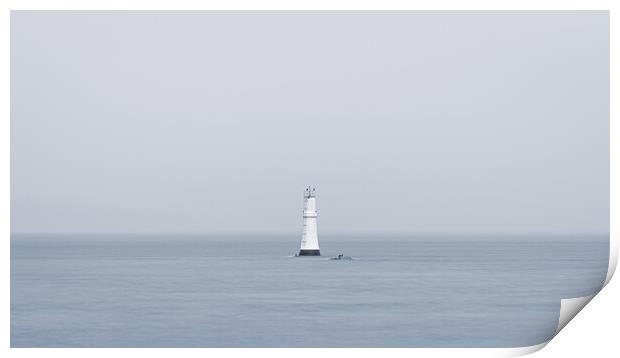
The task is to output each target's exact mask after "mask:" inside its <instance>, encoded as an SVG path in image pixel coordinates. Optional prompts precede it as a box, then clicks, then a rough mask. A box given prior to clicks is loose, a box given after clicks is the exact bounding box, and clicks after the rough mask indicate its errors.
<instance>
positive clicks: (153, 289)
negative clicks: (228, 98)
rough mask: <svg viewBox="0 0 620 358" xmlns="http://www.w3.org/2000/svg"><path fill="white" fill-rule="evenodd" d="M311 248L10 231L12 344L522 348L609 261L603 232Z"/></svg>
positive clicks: (285, 242) (374, 240)
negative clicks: (315, 252)
mask: <svg viewBox="0 0 620 358" xmlns="http://www.w3.org/2000/svg"><path fill="white" fill-rule="evenodd" d="M320 240H321V251H322V254H323V256H322V257H293V255H294V254H295V252H296V249H297V248H298V245H299V237H298V235H289V236H286V235H281V234H278V235H265V234H260V235H214V234H212V235H206V234H205V235H198V234H196V235H174V234H157V235H147V234H143V235H135V234H134V235H103V234H100V235H76V234H72V235H24V234H22V235H17V234H13V235H12V238H11V346H12V347H518V346H528V345H533V344H537V343H541V342H543V341H545V340H547V339H549V338H551V337H552V336H553V334H554V332H555V329H556V326H557V321H558V317H559V310H560V299H562V298H570V297H578V296H584V295H588V294H592V293H594V292H596V291H598V290H599V289H600V288H601V285H602V282H603V281H604V279H605V275H606V272H607V263H608V256H609V237H608V236H603V237H577V238H575V237H570V238H568V237H567V238H562V237H545V236H540V237H536V236H525V237H500V236H498V237H484V238H477V237H456V236H455V237H445V236H420V235H414V236H407V235H394V236H389V235H374V236H373V235H366V236H363V237H362V236H360V237H356V236H354V235H336V234H333V235H322V236H321V237H320ZM339 253H343V254H345V255H347V256H351V257H353V260H350V261H334V260H330V259H329V257H330V256H335V255H337V254H339Z"/></svg>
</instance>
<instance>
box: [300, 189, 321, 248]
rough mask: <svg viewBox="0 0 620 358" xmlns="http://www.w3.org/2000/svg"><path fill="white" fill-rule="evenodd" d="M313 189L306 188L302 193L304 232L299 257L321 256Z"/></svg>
mask: <svg viewBox="0 0 620 358" xmlns="http://www.w3.org/2000/svg"><path fill="white" fill-rule="evenodd" d="M314 193H315V189H314V188H311V187H307V188H306V190H305V191H304V231H303V234H302V236H301V247H300V249H299V256H321V251H320V250H319V236H318V233H317V229H316V196H315V194H314Z"/></svg>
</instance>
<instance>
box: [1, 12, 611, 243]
mask: <svg viewBox="0 0 620 358" xmlns="http://www.w3.org/2000/svg"><path fill="white" fill-rule="evenodd" d="M11 138H12V143H11V229H12V231H13V232H47V231H50V232H84V231H87V232H100V231H101V232H133V231H191V232H202V231H252V230H259V231H291V232H292V231H299V230H301V228H300V225H301V210H302V192H303V189H304V187H305V186H307V185H309V184H312V185H315V186H316V187H317V193H318V197H317V198H318V207H319V232H322V231H324V232H328V231H357V232H359V231H372V232H381V231H390V232H394V231H401V232H451V233H456V232H458V233H476V232H607V231H608V226H609V214H608V212H609V17H608V13H607V12H564V13H558V12H555V13H553V12H546V13H540V12H539V13H534V12H530V13H527V12H512V13H505V12H504V13H499V12H484V13H479V12H461V13H459V12H444V13H438V12H401V13H390V12H383V13H373V12H370V13H369V12H366V13H333V12H332V13H320V12H312V13H299V12H297V13H295V12H278V13H273V12H260V13H251V12H244V13H226V12H219V13H218V12H212V13H209V12H173V13H170V12H150V13H149V12H146V13H119V12H116V13H115V12H98V13H96V12H69V13H68V12H13V13H12V15H11Z"/></svg>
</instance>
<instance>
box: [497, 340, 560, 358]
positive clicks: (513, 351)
mask: <svg viewBox="0 0 620 358" xmlns="http://www.w3.org/2000/svg"><path fill="white" fill-rule="evenodd" d="M549 342H551V340H548V341H544V342H542V343H538V344H535V345H533V346H527V347H518V348H507V349H506V350H505V351H503V352H502V354H501V356H503V357H520V356H525V355H528V354H532V353H535V352H538V351H539V350H541V349H543V348H544V347H545V346H546V345H547V343H549Z"/></svg>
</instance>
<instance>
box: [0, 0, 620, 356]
mask: <svg viewBox="0 0 620 358" xmlns="http://www.w3.org/2000/svg"><path fill="white" fill-rule="evenodd" d="M614 4H615V2H614V1H544V0H539V1H530V0H524V1H503V2H499V1H468V2H466V3H465V2H464V1H403V0H384V1H369V0H359V1H353V0H351V1H346V0H331V1H327V0H315V1H307V0H306V1H295V2H292V1H282V0H280V1H278V0H265V1H260V3H259V2H258V1H250V0H236V1H222V0H220V1H189V0H179V1H174V2H173V1H161V0H153V1H135V0H126V1H119V0H109V1H99V0H98V1H90V2H88V4H85V2H84V1H75V0H74V1H68V0H67V1H56V2H55V3H54V4H53V5H51V4H50V3H49V1H40V0H39V1H8V6H7V9H6V11H4V12H2V14H1V15H0V24H1V26H2V30H3V31H2V32H1V33H2V35H1V36H0V38H1V40H0V41H2V43H1V47H0V48H2V51H3V52H4V56H2V57H1V60H0V61H2V62H1V65H2V68H3V71H2V74H1V76H2V77H0V80H1V81H0V83H1V84H2V86H1V88H2V89H1V91H2V93H1V95H2V99H3V100H2V101H1V102H0V111H1V112H0V113H2V119H3V120H2V127H1V128H2V130H1V131H0V135H1V137H0V138H2V140H0V143H1V144H2V146H1V148H2V154H1V155H0V160H1V164H2V168H3V175H2V176H1V177H0V180H1V181H2V186H1V187H2V199H4V200H2V205H1V206H0V230H1V232H2V233H3V237H4V240H3V244H4V250H1V251H2V255H3V265H2V267H1V270H2V275H1V277H2V281H3V287H4V288H5V291H4V294H3V295H2V298H1V300H2V304H3V307H4V310H2V318H3V321H4V324H3V325H2V326H1V328H0V332H1V334H2V339H3V342H4V347H6V349H8V347H9V345H10V337H9V328H10V301H9V298H10V296H9V291H8V289H7V288H9V287H10V275H9V269H10V253H9V249H10V227H9V223H10V219H9V218H10V200H9V198H10V175H9V171H8V170H7V169H8V168H9V166H10V146H9V143H10V127H9V126H10V120H9V118H10V109H9V93H10V81H9V77H10V63H9V55H8V51H9V41H10V23H9V21H10V14H9V11H8V10H11V9H12V10H36V9H40V10H43V9H45V10H48V9H55V10H63V9H80V10H81V9H84V10H94V9H102V10H104V9H110V10H112V9H119V10H134V9H142V10H157V9H167V10H185V9H196V10H198V9H201V10H209V9H211V10H241V9H245V10H344V9H348V10H447V9H450V10H611V13H610V21H611V44H610V45H611V49H610V50H611V64H612V66H611V79H610V81H611V82H610V91H611V92H610V93H611V99H612V100H611V108H610V110H611V112H610V114H611V124H610V136H611V167H610V182H611V188H610V190H611V191H610V200H611V203H610V204H611V206H610V215H611V218H614V219H612V220H611V228H610V229H611V230H610V234H611V240H610V241H611V244H610V245H611V250H610V262H609V271H608V274H607V279H606V284H607V283H609V280H610V279H611V277H612V275H613V272H614V270H615V267H616V265H617V259H618V247H619V245H618V242H619V241H620V231H619V226H618V220H617V219H615V218H618V217H620V211H619V210H618V203H619V202H620V200H619V199H620V191H618V184H617V183H620V155H619V154H620V153H619V150H620V149H619V148H620V147H619V146H618V143H617V139H618V138H620V136H619V135H620V126H619V125H618V118H617V111H618V109H617V108H618V107H617V88H618V80H619V78H618V71H617V70H616V67H614V65H613V64H615V63H618V60H619V57H618V47H619V46H620V44H619V43H618V40H619V38H620V37H619V36H618V23H619V21H620V16H619V15H618V14H617V13H616V12H615V11H614V10H617V9H618V5H616V7H614ZM615 286H617V285H615ZM614 289H615V288H614ZM605 291H607V289H606V290H605ZM616 291H617V289H616ZM597 298H598V297H595V298H594V301H595V302H597V301H599V300H598V299H597ZM614 308H615V306H613V307H608V308H607V309H608V310H609V311H613V309H614ZM586 311H587V309H586ZM615 312H616V316H615V317H613V319H614V320H617V318H618V316H617V310H616V311H615ZM603 320H605V319H603ZM600 323H601V322H599V324H600ZM615 326H616V322H612V323H611V324H608V325H607V327H606V329H608V330H611V329H612V327H615ZM569 328H570V324H569ZM590 328H591V329H592V330H598V329H605V328H600V327H590ZM560 336H561V334H560ZM556 339H557V338H556ZM571 343H572V345H574V344H577V343H576V342H571ZM571 343H569V344H571ZM610 343H612V344H611V345H610V347H616V346H615V345H614V344H613V342H610ZM543 346H544V344H542V345H539V346H534V347H524V348H510V349H477V348H475V349H420V348H411V349H346V354H361V355H367V354H377V355H378V354H386V353H389V354H390V355H394V356H410V355H411V354H421V355H423V356H430V357H435V356H446V355H450V356H452V355H454V356H475V357H479V356H498V355H499V356H504V355H515V354H525V353H529V352H533V351H536V350H538V349H540V348H542V347H543ZM617 349H618V348H617V347H616V349H615V351H616V352H617ZM9 352H10V353H11V354H13V355H18V356H30V355H35V354H37V353H38V354H45V355H46V356H51V357H54V356H60V355H63V356H67V355H68V356H72V355H75V356H83V355H88V356H95V357H97V356H104V355H105V356H107V355H109V354H115V355H116V354H121V355H125V354H127V355H130V354H131V355H134V354H148V355H149V356H155V357H157V356H162V355H164V354H166V355H168V354H184V355H187V356H198V355H200V356H203V355H204V354H217V355H218V356H224V357H227V356H233V355H234V356H236V355H238V354H243V353H246V354H248V355H249V354H252V355H257V354H258V355H261V356H262V355H267V354H268V355H269V356H274V357H278V356H285V355H286V356H287V357H288V356H291V355H295V356H301V357H303V356H306V355H313V356H314V355H316V354H320V355H327V356H335V355H341V354H343V353H345V352H343V351H342V350H341V349H318V350H317V349H312V350H310V349H297V350H291V349H257V350H247V349H225V350H223V349H208V350H204V349H165V350H161V349H159V350H158V349H140V350H135V349H114V350H109V349H89V350H87V351H85V350H82V349H53V350H52V349H10V350H9ZM565 352H569V351H568V350H566V351H565ZM609 353H611V352H609ZM614 355H615V354H613V353H612V354H611V355H608V356H614Z"/></svg>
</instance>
